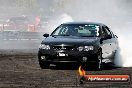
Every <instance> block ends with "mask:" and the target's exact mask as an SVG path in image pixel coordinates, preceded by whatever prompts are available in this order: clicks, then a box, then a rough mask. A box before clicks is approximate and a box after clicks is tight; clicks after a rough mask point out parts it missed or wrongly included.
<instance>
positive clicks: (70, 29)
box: [51, 24, 99, 37]
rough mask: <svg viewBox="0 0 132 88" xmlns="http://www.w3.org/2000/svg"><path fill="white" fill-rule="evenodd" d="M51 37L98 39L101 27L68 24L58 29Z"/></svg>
mask: <svg viewBox="0 0 132 88" xmlns="http://www.w3.org/2000/svg"><path fill="white" fill-rule="evenodd" d="M51 35H54V36H55V35H56V36H62V35H67V36H68V35H69V36H79V37H88V36H89V37H96V36H99V26H98V25H90V24H88V25H87V24H66V25H61V26H60V27H58V28H57V29H56V30H55V31H54V32H53V33H52V34H51Z"/></svg>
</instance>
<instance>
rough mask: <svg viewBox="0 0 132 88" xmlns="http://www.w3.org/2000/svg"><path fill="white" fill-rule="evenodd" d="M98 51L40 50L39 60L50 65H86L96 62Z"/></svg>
mask: <svg viewBox="0 0 132 88" xmlns="http://www.w3.org/2000/svg"><path fill="white" fill-rule="evenodd" d="M97 55H98V51H97V50H96V51H95V50H94V51H93V50H91V51H77V50H68V51H66V50H43V49H39V52H38V58H39V60H41V61H45V62H48V63H53V64H54V63H67V62H68V63H84V62H96V61H97Z"/></svg>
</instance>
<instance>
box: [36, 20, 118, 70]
mask: <svg viewBox="0 0 132 88" xmlns="http://www.w3.org/2000/svg"><path fill="white" fill-rule="evenodd" d="M43 36H44V37H45V39H44V40H43V41H42V43H41V45H40V47H39V52H38V59H39V65H40V67H41V68H48V67H49V65H50V64H56V65H57V64H60V63H61V64H63V63H67V62H68V63H74V62H75V63H79V64H89V63H92V64H93V67H96V68H97V69H101V68H102V63H108V62H111V63H112V62H113V61H114V56H115V53H116V51H117V48H118V41H117V36H116V35H114V34H113V32H112V31H111V30H110V29H109V28H108V27H107V26H106V25H104V24H102V23H95V22H70V23H64V24H61V25H60V26H59V27H57V28H56V29H55V30H54V31H53V32H52V33H51V35H49V34H44V35H43Z"/></svg>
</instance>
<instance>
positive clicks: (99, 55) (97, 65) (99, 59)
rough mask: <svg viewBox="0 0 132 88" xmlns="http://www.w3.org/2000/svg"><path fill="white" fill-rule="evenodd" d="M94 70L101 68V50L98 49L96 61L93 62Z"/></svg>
mask: <svg viewBox="0 0 132 88" xmlns="http://www.w3.org/2000/svg"><path fill="white" fill-rule="evenodd" d="M95 67H96V70H102V68H103V66H102V51H101V50H99V53H98V55H97V61H96V64H95Z"/></svg>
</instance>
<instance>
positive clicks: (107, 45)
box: [101, 26, 113, 58]
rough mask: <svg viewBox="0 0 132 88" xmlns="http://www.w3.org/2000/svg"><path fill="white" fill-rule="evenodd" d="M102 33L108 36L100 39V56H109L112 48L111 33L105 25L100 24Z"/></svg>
mask: <svg viewBox="0 0 132 88" xmlns="http://www.w3.org/2000/svg"><path fill="white" fill-rule="evenodd" d="M102 34H103V36H105V37H107V36H109V38H105V39H103V40H102V44H101V48H102V57H103V58H109V57H110V56H111V54H112V51H113V48H112V35H111V32H110V31H109V30H108V27H107V26H102ZM110 37H111V38H110Z"/></svg>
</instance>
